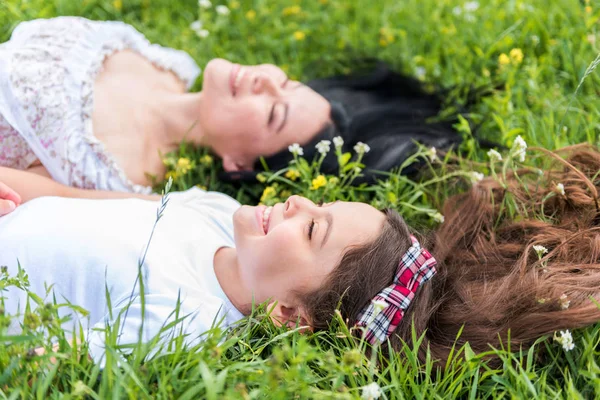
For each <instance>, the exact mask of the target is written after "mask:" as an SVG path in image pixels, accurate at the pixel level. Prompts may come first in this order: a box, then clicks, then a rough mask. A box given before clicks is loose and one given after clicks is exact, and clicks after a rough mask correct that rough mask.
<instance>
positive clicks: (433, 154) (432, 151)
mask: <svg viewBox="0 0 600 400" xmlns="http://www.w3.org/2000/svg"><path fill="white" fill-rule="evenodd" d="M427 157H429V160H430V161H431V162H435V161H436V160H437V159H438V156H437V150H436V148H435V147H430V148H429V150H427Z"/></svg>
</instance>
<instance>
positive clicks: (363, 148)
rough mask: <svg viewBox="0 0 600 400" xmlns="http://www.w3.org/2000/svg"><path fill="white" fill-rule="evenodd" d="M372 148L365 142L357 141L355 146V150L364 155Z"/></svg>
mask: <svg viewBox="0 0 600 400" xmlns="http://www.w3.org/2000/svg"><path fill="white" fill-rule="evenodd" d="M370 150H371V148H370V147H369V145H368V144H366V143H363V142H358V143H356V145H355V146H354V151H355V152H356V153H357V154H358V155H363V154H366V153H368V152H369V151H370Z"/></svg>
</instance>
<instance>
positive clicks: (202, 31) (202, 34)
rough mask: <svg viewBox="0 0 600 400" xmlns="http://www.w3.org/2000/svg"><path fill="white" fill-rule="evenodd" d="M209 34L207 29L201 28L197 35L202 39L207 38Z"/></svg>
mask: <svg viewBox="0 0 600 400" xmlns="http://www.w3.org/2000/svg"><path fill="white" fill-rule="evenodd" d="M209 34H210V32H209V31H207V30H206V29H200V30H198V31H196V35H198V37H199V38H201V39H206V38H207V37H208V35H209Z"/></svg>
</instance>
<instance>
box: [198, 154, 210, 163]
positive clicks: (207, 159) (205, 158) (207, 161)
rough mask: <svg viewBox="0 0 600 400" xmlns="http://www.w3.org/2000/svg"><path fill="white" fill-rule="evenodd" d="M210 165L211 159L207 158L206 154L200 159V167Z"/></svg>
mask: <svg viewBox="0 0 600 400" xmlns="http://www.w3.org/2000/svg"><path fill="white" fill-rule="evenodd" d="M212 163H213V158H212V157H211V156H209V155H208V154H206V155H204V156H202V157H201V158H200V164H202V165H211V164H212Z"/></svg>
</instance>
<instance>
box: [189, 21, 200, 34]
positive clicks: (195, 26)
mask: <svg viewBox="0 0 600 400" xmlns="http://www.w3.org/2000/svg"><path fill="white" fill-rule="evenodd" d="M190 29H191V30H193V31H194V32H196V33H197V32H198V31H199V30H200V29H202V22H201V21H194V22H192V23H191V24H190Z"/></svg>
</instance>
